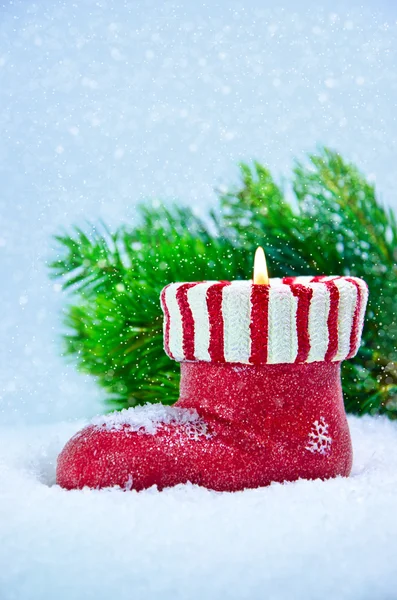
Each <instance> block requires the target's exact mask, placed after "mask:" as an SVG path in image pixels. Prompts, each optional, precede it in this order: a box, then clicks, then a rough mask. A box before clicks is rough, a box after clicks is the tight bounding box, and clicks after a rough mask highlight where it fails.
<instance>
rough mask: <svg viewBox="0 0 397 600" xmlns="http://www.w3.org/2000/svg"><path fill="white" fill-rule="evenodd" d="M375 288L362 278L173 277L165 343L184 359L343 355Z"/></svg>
mask: <svg viewBox="0 0 397 600" xmlns="http://www.w3.org/2000/svg"><path fill="white" fill-rule="evenodd" d="M367 298H368V288H367V285H366V283H365V281H363V280H362V279H359V278H357V277H326V276H316V277H285V278H284V279H276V278H273V279H270V284H269V285H268V286H266V285H254V284H253V283H252V282H251V281H232V282H228V281H206V282H198V283H172V284H170V285H168V286H166V287H165V288H164V289H163V290H162V292H161V306H162V309H163V312H164V349H165V351H166V353H167V354H168V356H169V357H170V358H172V359H174V360H177V361H183V360H189V361H194V360H203V361H212V362H239V363H246V364H266V363H267V364H276V363H294V362H296V363H304V362H315V361H341V360H345V359H347V358H351V357H353V356H354V355H355V354H356V352H357V350H358V348H359V346H360V340H361V331H362V328H363V323H364V314H365V308H366V304H367Z"/></svg>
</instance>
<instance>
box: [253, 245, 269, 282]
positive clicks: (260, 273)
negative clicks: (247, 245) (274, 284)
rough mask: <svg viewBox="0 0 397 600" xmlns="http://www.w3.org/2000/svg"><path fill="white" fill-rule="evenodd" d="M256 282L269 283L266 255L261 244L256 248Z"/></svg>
mask: <svg viewBox="0 0 397 600" xmlns="http://www.w3.org/2000/svg"><path fill="white" fill-rule="evenodd" d="M254 283H255V284H259V285H269V276H268V273H267V266H266V257H265V253H264V251H263V248H261V247H260V246H259V247H258V248H257V249H256V252H255V259H254Z"/></svg>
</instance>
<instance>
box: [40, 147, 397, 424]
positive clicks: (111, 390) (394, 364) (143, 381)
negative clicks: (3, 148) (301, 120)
mask: <svg viewBox="0 0 397 600" xmlns="http://www.w3.org/2000/svg"><path fill="white" fill-rule="evenodd" d="M240 174H241V180H240V183H239V185H238V186H236V187H235V188H234V189H231V190H229V191H228V192H226V193H224V192H223V193H221V192H219V193H218V194H219V199H220V204H219V209H218V210H216V209H215V210H213V211H212V212H211V213H210V214H209V215H208V217H207V218H206V219H204V220H202V219H200V218H199V217H197V216H196V215H195V214H194V212H193V211H192V210H190V209H189V208H185V207H181V206H173V207H170V208H166V207H164V206H161V205H160V206H159V207H153V206H152V207H141V208H140V215H139V217H140V222H139V225H138V226H136V227H128V226H123V227H120V228H119V229H118V230H117V231H116V232H113V233H112V232H110V231H109V230H108V229H107V228H106V226H105V225H104V224H103V223H102V224H100V225H99V226H98V227H93V226H91V227H89V228H87V229H86V230H83V229H81V228H77V227H74V228H73V229H72V230H71V232H70V233H68V232H65V233H63V234H62V235H59V236H57V237H56V241H57V245H58V249H59V250H58V257H57V259H56V260H55V261H54V262H53V263H52V264H51V265H50V269H51V276H52V277H53V278H55V279H61V280H62V283H63V287H64V289H65V291H68V292H69V294H71V301H70V304H69V306H68V307H67V308H66V316H65V323H66V326H67V328H68V333H67V334H66V336H65V345H66V352H67V353H68V354H69V355H70V356H72V357H73V358H74V359H75V360H76V361H77V364H78V366H79V368H80V369H81V370H83V371H85V372H87V373H90V374H92V375H94V376H95V377H96V378H97V380H98V382H99V383H100V385H101V386H103V388H104V389H105V390H106V393H107V396H108V403H109V406H111V407H112V408H114V407H116V408H122V407H126V406H132V405H135V404H139V403H144V402H159V401H161V402H165V403H172V402H174V401H175V400H176V399H177V395H178V384H179V370H178V366H177V365H176V364H175V363H174V362H173V361H170V360H169V359H168V357H167V356H166V355H165V353H164V351H163V347H162V345H163V341H162V314H161V310H160V305H159V294H160V291H161V289H162V287H163V286H164V285H166V284H167V283H169V282H171V281H202V280H206V279H207V280H210V279H247V278H248V277H249V276H250V274H251V270H252V256H253V253H254V250H255V248H256V247H257V246H258V245H263V246H265V248H266V252H267V255H268V258H269V267H270V273H271V276H284V275H298V274H300V275H305V274H344V275H348V274H350V275H357V276H360V277H363V278H364V279H365V280H366V281H367V283H368V285H369V288H370V303H369V309H368V313H367V319H366V326H365V329H364V336H363V345H362V347H361V349H360V351H359V355H358V356H357V357H356V358H355V359H353V360H350V361H345V362H344V363H343V371H342V376H343V381H344V394H345V403H346V408H347V409H348V410H349V411H352V412H356V413H358V414H364V413H368V412H369V413H374V414H375V413H386V414H389V416H393V415H397V353H396V348H395V339H396V334H397V325H396V322H395V314H396V312H397V269H396V247H397V244H396V242H397V225H396V218H395V215H394V213H393V212H392V211H391V210H388V209H386V208H385V207H383V206H382V205H381V204H380V203H379V201H378V200H377V198H376V193H375V188H374V186H373V185H372V184H370V183H369V182H368V181H366V179H365V177H364V176H363V175H362V174H361V173H360V172H359V171H358V169H357V168H356V167H355V166H354V165H351V164H349V163H347V162H345V161H344V160H343V159H342V158H341V157H340V156H339V155H338V154H337V153H335V152H332V151H331V150H328V149H324V150H321V151H320V152H319V153H318V154H315V155H310V156H309V158H308V161H307V162H305V163H296V166H295V169H294V174H293V181H292V184H293V190H294V193H295V195H296V205H294V206H292V205H291V204H290V202H289V201H287V200H286V198H285V196H284V192H283V189H282V187H281V186H279V185H278V184H277V183H276V182H275V181H274V179H273V178H272V176H271V173H270V172H269V170H268V169H266V168H265V167H264V166H263V165H261V164H260V163H258V162H255V163H254V164H253V165H246V164H242V165H240Z"/></svg>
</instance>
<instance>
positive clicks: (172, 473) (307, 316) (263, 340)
mask: <svg viewBox="0 0 397 600" xmlns="http://www.w3.org/2000/svg"><path fill="white" fill-rule="evenodd" d="M366 300H367V288H366V285H365V283H364V282H363V281H361V280H359V279H356V278H341V277H340V278H328V277H323V278H319V277H316V278H307V277H306V278H296V279H284V280H275V279H272V280H270V285H269V286H264V285H252V284H251V283H250V282H233V283H231V284H229V283H227V282H208V283H207V282H206V283H198V284H194V283H193V284H192V283H189V284H172V285H170V286H167V288H165V290H163V293H162V306H163V310H164V314H165V323H164V335H165V349H166V352H167V353H168V354H169V355H170V356H171V357H172V358H175V359H176V360H180V361H181V387H180V399H179V400H178V402H177V403H176V404H175V405H174V406H173V407H164V406H161V405H158V406H149V405H147V406H145V407H138V408H136V409H129V410H128V411H122V412H121V413H115V414H113V415H109V416H105V417H100V418H97V419H96V420H95V421H94V422H93V423H92V424H91V425H89V426H88V427H86V428H85V429H83V430H82V431H81V432H79V433H78V434H77V435H76V436H74V437H73V438H72V439H71V440H70V441H69V442H68V444H67V445H66V446H65V448H64V450H63V451H62V453H61V454H60V456H59V459H58V469H57V482H58V483H59V484H60V485H61V486H62V487H64V488H67V489H72V488H81V487H83V486H89V487H107V486H113V485H119V486H121V487H123V488H125V489H132V488H133V489H136V490H141V489H144V488H147V487H150V486H152V485H157V486H158V487H159V489H162V488H164V487H168V486H172V485H176V484H178V483H185V482H187V481H190V482H192V483H196V484H199V485H202V486H205V487H208V488H211V489H215V490H220V491H235V490H241V489H244V488H247V487H251V488H252V487H258V486H263V485H267V484H269V483H270V482H272V481H293V480H296V479H298V478H307V479H313V478H317V477H320V478H322V479H325V478H328V477H335V476H337V475H344V476H347V475H348V474H349V472H350V469H351V462H352V450H351V442H350V435H349V430H348V425H347V421H346V416H345V412H344V407H343V398H342V390H341V383H340V362H341V360H343V359H344V358H350V357H351V356H353V355H354V354H355V352H356V351H357V349H358V346H359V343H360V334H361V329H362V325H363V318H364V312H365V305H366Z"/></svg>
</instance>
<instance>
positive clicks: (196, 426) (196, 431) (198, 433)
mask: <svg viewBox="0 0 397 600" xmlns="http://www.w3.org/2000/svg"><path fill="white" fill-rule="evenodd" d="M185 431H186V433H187V436H188V437H189V438H190V439H191V440H198V439H199V438H200V437H202V436H204V437H206V438H210V437H212V436H211V435H210V434H209V433H208V428H207V423H205V422H204V421H202V420H201V419H198V420H197V421H193V422H191V423H186V425H185Z"/></svg>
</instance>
